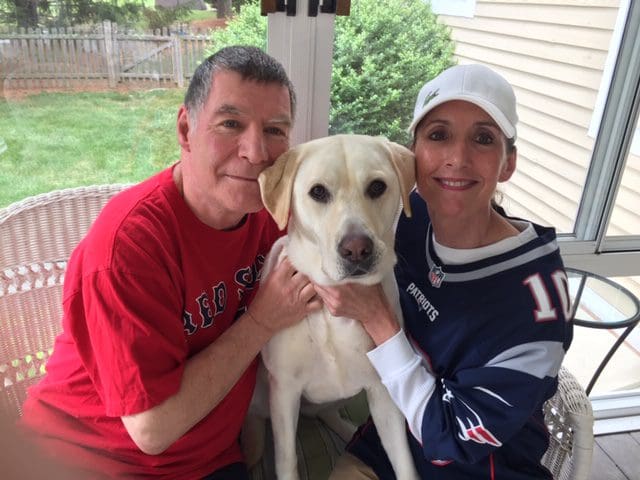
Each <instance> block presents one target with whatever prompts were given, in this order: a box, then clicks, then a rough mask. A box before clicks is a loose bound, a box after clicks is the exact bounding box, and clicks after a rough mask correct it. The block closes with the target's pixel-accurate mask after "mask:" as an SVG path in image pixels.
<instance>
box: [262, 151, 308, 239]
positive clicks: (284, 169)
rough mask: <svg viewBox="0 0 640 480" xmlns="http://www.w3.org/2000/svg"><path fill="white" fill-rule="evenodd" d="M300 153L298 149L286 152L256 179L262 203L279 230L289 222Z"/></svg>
mask: <svg viewBox="0 0 640 480" xmlns="http://www.w3.org/2000/svg"><path fill="white" fill-rule="evenodd" d="M300 153H301V152H300V149H299V148H293V149H291V150H288V151H287V152H285V153H283V154H282V155H280V156H279V157H278V159H277V160H276V161H275V163H274V164H273V165H271V166H270V167H269V168H266V169H265V170H263V171H262V173H260V176H259V177H258V183H259V184H260V195H261V196H262V203H263V204H264V206H265V208H266V209H267V211H268V212H269V213H270V214H271V216H272V217H273V219H274V220H275V222H276V224H277V225H278V228H279V229H280V230H284V229H285V227H286V226H287V221H288V220H289V211H290V210H291V194H292V192H293V179H294V178H295V176H296V172H297V171H298V166H299V165H300V159H301V158H302V156H301V155H300Z"/></svg>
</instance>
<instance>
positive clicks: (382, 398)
mask: <svg viewBox="0 0 640 480" xmlns="http://www.w3.org/2000/svg"><path fill="white" fill-rule="evenodd" d="M367 400H368V402H369V410H370V411H371V418H372V419H373V422H374V423H375V425H376V428H377V430H378V434H379V436H380V441H381V442H382V446H383V447H384V450H385V452H387V456H388V457H389V461H390V462H391V465H392V466H393V470H394V472H395V474H396V478H397V479H398V480H417V479H418V478H419V477H418V473H417V472H416V468H415V466H414V464H413V458H412V457H411V451H410V450H409V441H408V440H407V434H406V430H405V418H404V415H402V412H401V411H400V410H399V409H398V407H397V406H396V404H395V403H393V400H392V399H391V396H390V395H389V392H388V391H387V389H386V388H385V387H384V385H382V384H378V385H374V386H372V387H370V388H367Z"/></svg>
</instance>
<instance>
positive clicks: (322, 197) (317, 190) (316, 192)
mask: <svg viewBox="0 0 640 480" xmlns="http://www.w3.org/2000/svg"><path fill="white" fill-rule="evenodd" d="M309 196H310V197H311V198H313V199H314V200H315V201H316V202H321V203H327V202H328V201H329V199H330V198H331V195H330V194H329V190H327V189H326V188H325V187H324V186H323V185H320V184H315V185H314V186H313V187H311V190H309Z"/></svg>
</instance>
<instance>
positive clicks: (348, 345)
mask: <svg viewBox="0 0 640 480" xmlns="http://www.w3.org/2000/svg"><path fill="white" fill-rule="evenodd" d="M373 346H374V344H373V342H372V340H371V338H370V337H369V335H367V333H366V332H365V330H364V329H363V328H362V326H361V325H360V323H358V322H356V321H354V320H351V319H347V318H336V317H333V316H331V314H330V313H329V312H328V311H327V310H326V309H323V310H322V311H320V312H317V313H314V314H312V315H310V316H308V317H307V318H306V319H305V320H303V321H302V322H300V323H299V324H297V325H295V326H293V327H290V328H288V329H286V330H283V331H282V332H280V333H279V334H278V335H276V336H275V337H274V338H273V339H272V340H271V342H270V343H269V344H268V345H267V347H266V348H265V349H264V350H263V352H262V355H263V361H264V362H265V365H266V366H267V368H268V370H269V371H270V372H271V374H272V375H275V376H276V377H279V378H283V380H286V382H287V383H289V384H290V383H294V384H297V385H298V386H299V388H300V390H301V391H302V393H303V394H304V395H305V397H307V399H308V400H310V401H312V402H314V403H322V402H329V401H333V400H338V399H342V398H347V397H350V396H353V395H355V394H357V393H358V392H359V391H360V390H362V388H363V387H365V386H367V385H369V384H371V383H372V382H379V379H378V375H377V373H376V372H375V370H374V369H373V367H372V366H371V363H370V362H369V359H368V358H367V355H366V353H367V351H369V350H371V349H372V348H373Z"/></svg>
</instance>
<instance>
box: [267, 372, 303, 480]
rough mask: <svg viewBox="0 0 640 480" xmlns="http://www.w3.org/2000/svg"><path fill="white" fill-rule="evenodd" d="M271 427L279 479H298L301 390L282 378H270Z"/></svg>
mask: <svg viewBox="0 0 640 480" xmlns="http://www.w3.org/2000/svg"><path fill="white" fill-rule="evenodd" d="M269 384H270V396H269V397H270V409H271V428H272V430H273V444H274V455H275V464H276V474H277V476H278V480H298V479H299V476H298V458H297V455H296V429H297V426H298V414H299V411H300V395H301V392H300V390H299V389H298V388H297V386H296V387H293V386H292V385H289V384H286V382H282V381H281V380H279V379H277V378H274V377H273V376H271V377H270V379H269Z"/></svg>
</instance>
